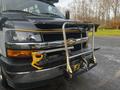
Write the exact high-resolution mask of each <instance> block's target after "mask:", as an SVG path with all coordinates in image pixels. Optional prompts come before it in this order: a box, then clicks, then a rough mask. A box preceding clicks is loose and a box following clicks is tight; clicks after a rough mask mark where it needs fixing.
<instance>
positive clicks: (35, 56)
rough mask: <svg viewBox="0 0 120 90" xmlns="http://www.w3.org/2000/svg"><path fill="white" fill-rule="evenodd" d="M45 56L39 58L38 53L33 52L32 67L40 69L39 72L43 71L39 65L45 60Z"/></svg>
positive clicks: (40, 55) (41, 55)
mask: <svg viewBox="0 0 120 90" xmlns="http://www.w3.org/2000/svg"><path fill="white" fill-rule="evenodd" d="M43 57H44V56H43V54H38V57H37V52H33V53H32V58H33V61H32V63H31V65H32V66H33V67H34V68H36V69H38V70H41V69H42V67H40V66H39V65H38V62H40V61H41V60H42V59H43Z"/></svg>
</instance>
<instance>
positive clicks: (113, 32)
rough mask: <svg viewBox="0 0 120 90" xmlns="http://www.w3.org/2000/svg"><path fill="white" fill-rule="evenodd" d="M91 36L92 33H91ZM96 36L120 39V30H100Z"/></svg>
mask: <svg viewBox="0 0 120 90" xmlns="http://www.w3.org/2000/svg"><path fill="white" fill-rule="evenodd" d="M89 35H90V36H91V33H89ZM95 36H117V37H120V30H116V29H98V31H97V32H95Z"/></svg>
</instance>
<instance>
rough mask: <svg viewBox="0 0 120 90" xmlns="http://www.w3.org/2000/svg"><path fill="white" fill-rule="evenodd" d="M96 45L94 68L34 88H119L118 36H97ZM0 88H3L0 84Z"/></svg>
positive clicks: (59, 89) (95, 89) (44, 89)
mask: <svg viewBox="0 0 120 90" xmlns="http://www.w3.org/2000/svg"><path fill="white" fill-rule="evenodd" d="M96 46H98V47H101V50H100V51H99V52H97V53H96V58H97V62H98V65H97V66H96V67H95V68H94V69H92V70H91V71H89V72H87V73H85V74H82V75H80V76H78V77H77V78H76V79H73V80H71V81H66V80H65V79H61V84H59V85H57V87H54V86H55V85H56V83H53V84H51V85H49V86H47V87H42V88H37V89H34V90H120V38H118V37H109V38H108V37H102V38H100V37H99V38H96ZM0 90H5V89H4V88H3V87H2V86H1V84H0ZM32 90H33V89H32Z"/></svg>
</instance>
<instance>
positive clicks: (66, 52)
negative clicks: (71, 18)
mask: <svg viewBox="0 0 120 90" xmlns="http://www.w3.org/2000/svg"><path fill="white" fill-rule="evenodd" d="M70 24H80V23H79V22H65V23H64V24H63V26H62V31H63V39H64V46H65V54H66V63H67V66H66V71H67V72H68V74H69V76H70V77H71V78H72V74H73V70H72V68H71V65H70V59H72V58H75V57H78V56H82V55H84V54H87V53H90V52H92V54H93V60H94V63H96V58H95V51H94V46H95V45H94V40H95V35H94V33H95V25H94V24H92V25H93V27H92V50H89V51H86V52H83V53H80V54H77V55H73V56H70V55H69V51H68V45H67V36H66V32H65V31H66V25H70ZM81 38H82V33H81ZM81 50H83V47H82V43H81ZM83 60H85V59H84V58H83ZM85 62H86V60H85ZM86 68H87V67H86Z"/></svg>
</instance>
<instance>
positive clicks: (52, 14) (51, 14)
mask: <svg viewBox="0 0 120 90" xmlns="http://www.w3.org/2000/svg"><path fill="white" fill-rule="evenodd" d="M41 14H45V15H50V16H55V17H59V18H62V17H61V16H59V15H57V14H54V13H41Z"/></svg>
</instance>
